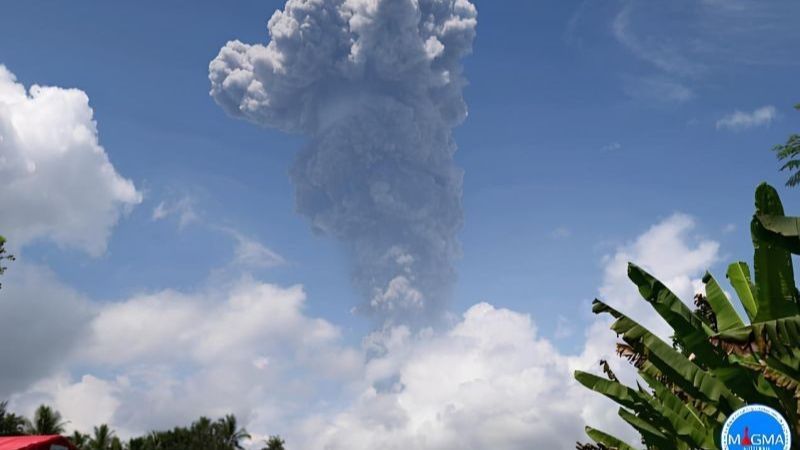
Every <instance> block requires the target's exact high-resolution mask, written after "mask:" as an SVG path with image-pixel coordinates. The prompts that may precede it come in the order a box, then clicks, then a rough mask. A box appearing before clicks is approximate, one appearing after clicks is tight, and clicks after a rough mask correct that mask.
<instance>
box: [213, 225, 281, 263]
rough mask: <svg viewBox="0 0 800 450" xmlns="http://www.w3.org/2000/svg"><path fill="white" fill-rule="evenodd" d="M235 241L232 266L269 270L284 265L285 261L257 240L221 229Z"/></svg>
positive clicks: (228, 229)
mask: <svg viewBox="0 0 800 450" xmlns="http://www.w3.org/2000/svg"><path fill="white" fill-rule="evenodd" d="M221 230H222V231H223V232H225V233H226V234H228V235H229V236H231V237H232V238H233V239H234V240H235V241H236V246H235V247H234V250H233V264H234V265H236V266H240V267H245V268H255V269H258V268H271V267H277V266H282V265H284V264H286V259H284V257H283V256H281V255H279V254H278V253H276V252H275V251H273V250H272V249H270V248H268V247H267V246H265V245H264V244H262V243H261V242H259V241H258V240H256V239H254V238H252V237H250V236H247V235H245V234H243V233H242V232H240V231H238V230H235V229H233V228H221Z"/></svg>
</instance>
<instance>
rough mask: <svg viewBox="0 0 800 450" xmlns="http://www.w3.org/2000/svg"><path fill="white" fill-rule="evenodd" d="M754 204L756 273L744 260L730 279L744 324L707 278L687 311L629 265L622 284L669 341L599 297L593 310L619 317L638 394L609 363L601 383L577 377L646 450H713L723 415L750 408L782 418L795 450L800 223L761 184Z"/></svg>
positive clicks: (609, 443) (602, 437) (595, 436)
mask: <svg viewBox="0 0 800 450" xmlns="http://www.w3.org/2000/svg"><path fill="white" fill-rule="evenodd" d="M755 197H756V201H755V207H756V211H755V214H754V215H753V219H752V221H751V235H752V240H753V248H754V257H753V268H754V270H753V273H752V274H751V271H750V268H749V266H748V265H747V264H746V263H744V262H735V263H733V264H731V265H730V266H729V267H728V270H727V273H726V277H727V278H728V281H729V283H730V285H731V287H732V288H733V291H734V292H735V293H736V297H737V299H738V301H739V303H740V305H741V311H743V312H744V314H745V316H746V317H742V316H740V314H739V313H738V312H737V309H736V307H735V306H734V304H733V303H732V302H731V300H729V299H728V297H727V296H726V294H725V292H724V291H723V289H722V288H721V287H720V285H719V283H718V282H717V281H716V279H715V278H714V277H713V276H712V275H711V274H710V273H707V274H706V275H705V276H704V277H703V283H704V285H705V294H698V295H697V296H696V297H695V299H694V305H695V308H691V307H690V306H689V304H687V303H686V302H684V301H682V300H681V299H680V298H678V297H677V296H676V295H675V294H674V293H673V292H672V291H670V290H669V288H667V286H665V285H664V284H663V283H661V282H660V281H659V280H658V279H656V278H655V277H653V276H652V275H650V274H649V273H647V272H646V271H645V270H644V269H642V268H641V267H638V266H636V265H635V264H633V263H629V265H628V278H630V280H631V281H632V282H633V283H634V284H635V285H636V286H637V287H638V289H639V293H640V294H641V296H642V298H643V299H644V300H645V301H647V302H648V303H649V304H650V305H651V306H652V307H653V309H654V311H655V312H656V313H657V314H658V315H659V316H661V317H662V318H663V319H664V320H665V321H666V322H667V323H668V324H669V325H670V326H671V327H672V329H673V332H674V334H673V336H672V341H673V342H671V343H667V342H664V340H662V339H661V338H659V337H658V336H656V335H655V334H653V333H651V332H650V331H649V330H647V329H646V328H645V327H643V326H642V325H640V324H638V323H637V322H635V321H634V320H633V319H631V318H630V317H628V316H626V315H625V314H624V313H622V312H620V311H617V310H616V309H614V308H612V307H611V306H609V305H608V304H606V303H604V302H602V301H600V300H595V301H594V302H593V304H592V311H593V312H594V313H595V314H609V315H611V316H612V317H613V318H614V319H615V320H614V322H613V324H612V325H611V329H612V330H613V331H614V332H615V333H616V334H617V336H618V337H619V338H620V342H619V343H618V344H617V354H618V355H619V356H620V357H623V358H625V359H627V360H628V361H629V362H630V363H631V364H632V365H633V366H634V367H635V368H636V369H637V372H638V375H639V379H640V380H639V382H637V385H636V386H635V387H630V386H625V385H623V384H622V383H620V382H619V380H618V379H617V377H616V375H615V374H614V373H613V372H612V371H611V370H610V368H609V367H608V364H607V363H606V362H605V361H602V362H601V365H602V366H603V372H604V375H603V376H600V375H595V374H591V373H588V372H583V371H576V372H575V379H576V380H577V381H578V382H579V383H581V384H582V385H584V386H585V387H587V388H589V389H591V390H593V391H595V392H597V393H600V394H602V395H605V396H606V397H608V398H610V399H612V400H613V401H615V402H616V403H618V404H619V405H620V409H619V411H618V414H619V416H620V417H621V418H622V419H623V420H624V421H625V422H626V423H628V424H629V425H630V426H631V427H633V428H634V429H635V430H636V431H637V432H638V433H639V435H640V436H641V444H642V445H643V446H644V448H646V449H647V450H673V449H675V450H694V449H703V450H719V449H720V448H721V443H720V434H721V430H722V426H723V424H724V423H725V420H726V419H727V417H728V416H729V415H730V414H731V413H732V412H733V411H735V410H736V409H738V408H740V407H742V406H744V405H747V404H754V403H758V404H763V405H767V406H770V407H772V408H774V409H776V410H778V411H780V412H781V413H783V415H784V416H785V417H786V418H787V421H788V422H789V423H790V425H791V426H790V428H791V429H792V430H791V431H792V443H793V444H792V449H793V450H800V443H799V442H798V430H800V403H798V401H799V400H800V305H799V304H798V302H799V299H800V293H798V290H797V288H796V287H795V280H794V269H793V267H792V259H791V254H792V253H795V254H800V218H790V217H785V216H784V211H783V205H782V204H781V200H780V198H779V196H778V193H777V191H775V189H774V188H772V187H771V186H769V185H767V184H761V185H760V186H758V188H757V189H756V195H755ZM586 433H587V435H588V436H589V438H591V439H592V441H593V443H586V444H583V443H578V444H577V446H576V448H577V449H578V450H614V449H616V450H629V449H635V448H637V447H636V446H634V445H631V444H629V443H626V442H623V441H622V440H620V439H618V438H616V437H614V436H612V435H610V434H608V433H606V432H604V431H601V430H597V429H594V428H592V427H586Z"/></svg>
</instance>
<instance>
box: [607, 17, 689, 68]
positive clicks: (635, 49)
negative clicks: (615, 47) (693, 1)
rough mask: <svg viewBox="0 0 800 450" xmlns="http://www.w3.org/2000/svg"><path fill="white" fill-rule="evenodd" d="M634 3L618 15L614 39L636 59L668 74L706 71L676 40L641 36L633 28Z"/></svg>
mask: <svg viewBox="0 0 800 450" xmlns="http://www.w3.org/2000/svg"><path fill="white" fill-rule="evenodd" d="M633 5H634V3H628V4H626V6H625V7H624V8H623V9H622V10H621V11H620V12H619V14H617V16H616V17H615V18H614V22H613V24H612V31H613V33H614V37H615V38H616V39H617V41H619V42H620V43H621V44H622V45H624V46H625V47H627V48H628V49H629V50H630V51H631V52H632V53H633V54H634V55H635V56H636V57H638V58H639V59H641V60H643V61H646V62H648V63H650V64H652V65H653V66H655V67H657V68H658V69H660V70H663V71H664V72H666V73H669V74H673V75H678V76H695V75H698V74H700V73H701V72H702V71H704V70H705V69H704V67H703V65H702V64H700V63H698V62H695V61H693V60H691V59H690V58H688V57H687V56H685V55H684V53H683V52H682V51H681V49H680V48H679V47H678V46H676V45H675V43H674V40H673V39H670V38H667V37H664V36H658V35H657V34H654V33H649V34H647V35H639V34H637V33H635V32H634V31H633V29H632V27H631V15H632V13H633Z"/></svg>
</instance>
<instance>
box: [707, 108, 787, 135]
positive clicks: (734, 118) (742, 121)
mask: <svg viewBox="0 0 800 450" xmlns="http://www.w3.org/2000/svg"><path fill="white" fill-rule="evenodd" d="M777 115H778V110H777V109H775V107H774V106H771V105H767V106H762V107H761V108H757V109H755V110H753V111H751V112H744V111H739V110H736V111H734V112H732V113H730V114H728V115H726V116H724V117H722V118H721V119H719V120H717V129H718V130H723V129H725V130H731V131H744V130H749V129H751V128H756V127H762V126H768V125H769V124H771V123H772V121H773V120H775V118H776V117H777Z"/></svg>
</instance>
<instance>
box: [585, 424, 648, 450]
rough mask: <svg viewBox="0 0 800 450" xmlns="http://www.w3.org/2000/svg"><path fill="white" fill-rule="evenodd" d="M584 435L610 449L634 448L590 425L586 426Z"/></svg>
mask: <svg viewBox="0 0 800 450" xmlns="http://www.w3.org/2000/svg"><path fill="white" fill-rule="evenodd" d="M586 435H587V436H589V437H590V438H592V440H594V441H595V442H597V443H598V444H603V445H605V446H606V447H608V448H609V449H610V450H636V448H635V447H632V446H630V445H628V444H626V443H625V442H623V441H622V440H620V439H618V438H616V437H614V436H612V435H610V434H608V433H604V432H602V431H600V430H598V429H595V428H592V427H586Z"/></svg>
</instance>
